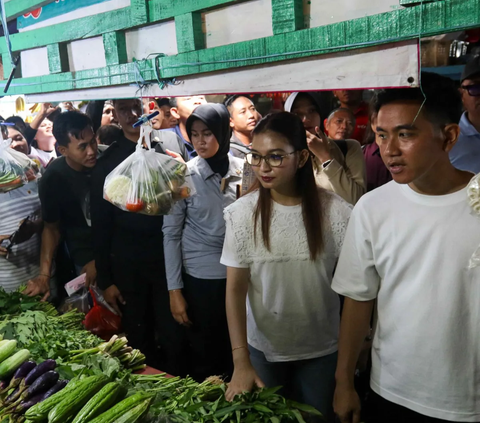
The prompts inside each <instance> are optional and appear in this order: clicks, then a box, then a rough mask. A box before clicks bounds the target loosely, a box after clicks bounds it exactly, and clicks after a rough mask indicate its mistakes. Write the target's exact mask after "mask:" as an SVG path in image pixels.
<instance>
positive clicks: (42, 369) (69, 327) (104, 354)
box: [0, 291, 319, 423]
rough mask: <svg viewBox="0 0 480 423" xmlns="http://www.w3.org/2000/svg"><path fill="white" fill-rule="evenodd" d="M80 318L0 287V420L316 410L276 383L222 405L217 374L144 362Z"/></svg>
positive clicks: (57, 422)
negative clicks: (197, 376) (189, 373)
mask: <svg viewBox="0 0 480 423" xmlns="http://www.w3.org/2000/svg"><path fill="white" fill-rule="evenodd" d="M84 319H85V315H84V314H83V313H80V312H78V311H76V310H71V311H69V312H67V313H64V314H59V313H58V312H57V311H56V309H55V308H54V307H53V306H52V305H50V304H49V303H42V302H39V300H38V299H35V298H31V297H27V296H24V295H23V294H21V293H19V292H15V293H11V294H7V293H5V292H4V291H0V337H1V338H2V340H1V341H0V380H1V383H0V388H1V389H0V398H1V399H0V401H1V404H0V421H1V422H24V421H27V422H48V423H63V422H66V421H74V422H76V423H80V422H82V423H87V422H95V423H106V422H110V423H113V422H117V423H119V422H124V423H134V422H185V423H186V422H194V421H195V422H217V421H228V422H231V421H232V422H233V421H235V422H236V421H245V422H263V421H265V422H267V421H268V422H280V421H282V422H288V421H298V422H303V421H304V417H305V418H307V416H308V415H309V414H317V415H318V414H319V413H318V412H316V411H315V410H314V409H313V408H312V407H309V406H306V405H302V404H297V403H295V402H292V401H287V400H285V399H284V398H283V397H281V396H279V395H277V394H276V391H278V388H273V389H263V390H257V391H255V392H252V393H250V394H246V395H244V396H242V397H237V399H236V400H235V401H233V402H232V403H230V402H227V401H226V400H225V396H224V393H225V383H224V381H223V380H222V379H220V378H219V377H218V376H214V375H212V377H211V378H209V379H207V380H206V381H204V382H203V383H197V382H195V381H194V380H192V379H190V378H186V379H182V378H179V377H172V376H169V375H166V374H164V373H162V372H160V371H158V370H156V369H152V368H150V367H147V366H146V365H145V364H144V362H145V356H144V355H143V354H142V353H141V352H140V351H138V350H134V349H132V348H131V347H129V346H128V341H127V339H126V338H124V337H118V336H116V335H115V336H113V337H112V338H111V339H110V340H108V341H104V340H102V339H100V338H98V337H97V336H95V335H93V334H92V333H90V332H88V331H87V330H85V329H84V327H83V325H82V321H83V320H84Z"/></svg>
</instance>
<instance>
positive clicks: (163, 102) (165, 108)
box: [153, 97, 178, 129]
mask: <svg viewBox="0 0 480 423" xmlns="http://www.w3.org/2000/svg"><path fill="white" fill-rule="evenodd" d="M153 101H154V102H155V104H156V107H158V109H159V110H160V111H161V112H163V120H162V124H161V128H159V129H172V128H175V126H177V125H178V119H175V118H174V117H173V116H172V112H171V108H172V105H171V104H170V101H171V99H170V98H168V97H164V98H155V99H154V100H153Z"/></svg>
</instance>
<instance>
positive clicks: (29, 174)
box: [0, 136, 40, 193]
mask: <svg viewBox="0 0 480 423" xmlns="http://www.w3.org/2000/svg"><path fill="white" fill-rule="evenodd" d="M11 143H12V140H11V139H6V140H4V139H3V137H1V136H0V193H5V192H8V191H11V190H13V189H16V188H20V187H21V186H23V185H25V184H27V183H28V182H30V181H33V180H35V179H36V178H37V176H38V174H39V170H40V169H39V166H38V164H37V163H36V162H34V161H33V160H31V159H30V158H28V157H27V156H26V155H25V154H23V153H20V152H19V151H16V150H14V149H12V148H10V145H11Z"/></svg>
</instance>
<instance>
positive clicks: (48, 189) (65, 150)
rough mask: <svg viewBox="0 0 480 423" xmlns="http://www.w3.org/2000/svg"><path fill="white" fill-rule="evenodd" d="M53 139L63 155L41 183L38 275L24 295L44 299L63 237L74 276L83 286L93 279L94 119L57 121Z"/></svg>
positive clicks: (78, 116) (70, 116)
mask: <svg viewBox="0 0 480 423" xmlns="http://www.w3.org/2000/svg"><path fill="white" fill-rule="evenodd" d="M53 135H54V136H55V139H56V140H57V144H58V149H59V151H60V153H61V154H62V157H60V158H58V159H56V160H54V161H53V162H52V163H51V164H50V165H49V166H48V168H47V170H46V171H45V174H44V175H43V176H42V178H41V179H40V182H39V195H40V201H41V203H42V216H43V221H44V228H43V232H42V251H41V262H40V273H39V276H38V277H36V278H35V279H32V280H30V281H29V282H28V285H27V290H26V293H28V294H30V295H38V294H45V297H44V298H48V295H49V292H50V288H49V281H50V278H51V276H52V273H51V272H52V263H53V260H54V257H55V253H56V250H57V247H58V245H59V243H60V240H61V238H62V237H63V238H64V240H65V242H66V245H67V248H68V252H69V254H70V257H71V259H72V261H73V263H74V265H75V270H76V272H77V274H82V273H86V278H87V284H90V283H94V282H95V280H96V274H97V272H96V268H95V260H94V254H93V242H92V230H91V218H90V181H91V175H92V169H93V168H94V167H95V165H96V163H97V140H96V138H95V133H94V132H93V128H92V121H91V120H90V118H89V117H88V116H87V115H84V114H83V113H80V112H65V113H62V114H60V115H59V116H58V117H57V118H56V119H55V124H54V126H53Z"/></svg>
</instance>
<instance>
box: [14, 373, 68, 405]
mask: <svg viewBox="0 0 480 423" xmlns="http://www.w3.org/2000/svg"><path fill="white" fill-rule="evenodd" d="M58 377H59V376H58V373H57V372H55V371H54V370H49V371H48V372H46V373H44V374H43V375H42V376H40V377H39V378H38V379H37V380H35V382H33V383H32V384H31V385H30V386H29V388H28V389H27V390H26V391H25V392H23V393H22V395H21V398H22V400H26V399H29V398H31V397H33V396H35V395H37V394H39V393H41V392H46V391H48V390H49V389H50V388H51V387H52V386H53V385H55V384H56V383H57V382H58Z"/></svg>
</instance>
